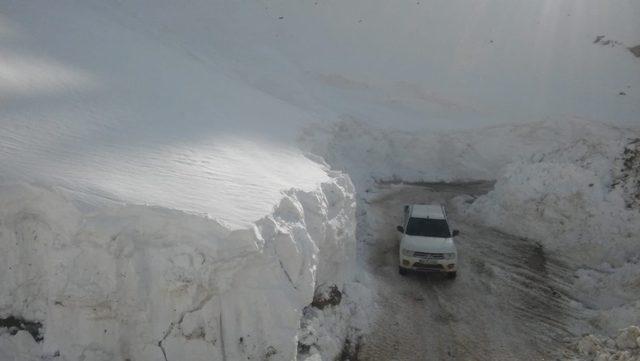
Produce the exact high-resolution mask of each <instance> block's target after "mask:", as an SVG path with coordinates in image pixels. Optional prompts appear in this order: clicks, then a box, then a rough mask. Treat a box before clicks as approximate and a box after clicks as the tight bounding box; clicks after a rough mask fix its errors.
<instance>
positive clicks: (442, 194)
mask: <svg viewBox="0 0 640 361" xmlns="http://www.w3.org/2000/svg"><path fill="white" fill-rule="evenodd" d="M491 187H492V184H491V183H483V182H476V183H462V184H444V183H439V184H438V183H436V184H428V183H424V184H419V185H379V186H378V187H377V188H376V189H374V190H370V191H369V192H368V193H367V200H363V199H361V200H360V201H359V206H358V239H359V242H358V243H359V249H358V252H359V256H360V257H362V258H361V259H364V260H365V267H367V268H368V270H369V272H370V273H371V274H372V275H373V277H374V278H376V284H377V285H378V287H379V289H378V299H377V300H376V302H377V304H378V306H379V307H380V311H381V312H380V313H379V318H378V319H377V320H376V323H375V326H374V329H373V332H372V333H371V334H370V335H368V336H366V337H365V338H364V340H363V344H362V346H361V351H360V354H359V357H358V359H359V360H549V359H557V358H563V353H566V352H568V350H567V347H566V346H567V342H568V338H569V337H571V336H572V332H571V329H570V325H571V324H575V319H576V317H577V316H576V315H573V314H572V312H571V309H570V308H569V307H568V302H569V301H570V300H569V296H568V292H567V289H568V288H569V282H570V279H569V278H568V277H569V276H568V275H570V274H571V272H568V270H567V269H566V268H565V266H563V265H562V263H560V262H559V261H558V260H555V259H553V258H550V257H549V256H548V255H546V254H545V252H544V249H543V248H542V247H541V246H540V245H538V244H536V243H535V242H533V241H530V240H526V239H520V238H517V237H514V236H511V235H508V234H504V233H500V232H498V231H496V230H492V229H488V228H484V227H481V226H478V225H474V224H471V223H469V222H468V221H467V220H465V219H464V218H463V217H462V216H460V215H459V214H457V213H456V212H455V211H454V209H453V207H452V206H448V213H449V218H450V222H451V223H452V228H456V229H459V230H460V235H459V236H458V237H457V238H456V243H457V247H458V253H459V271H458V277H457V279H455V280H453V281H452V280H448V279H447V278H446V277H443V276H441V275H437V274H430V275H423V274H410V275H408V276H404V277H403V276H400V275H399V274H398V272H397V266H398V261H397V259H398V241H397V238H398V237H397V236H398V235H397V234H396V233H395V226H396V225H397V224H399V220H400V217H401V209H402V206H403V205H404V204H408V203H430V202H441V203H447V202H449V201H450V200H451V199H452V198H453V197H455V196H458V195H462V194H467V195H472V196H475V195H478V194H482V193H486V192H487V191H489V190H490V189H491ZM566 356H568V355H566V354H565V355H564V357H566Z"/></svg>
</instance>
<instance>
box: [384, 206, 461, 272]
mask: <svg viewBox="0 0 640 361" xmlns="http://www.w3.org/2000/svg"><path fill="white" fill-rule="evenodd" d="M397 230H398V232H400V252H399V253H400V254H399V257H400V265H399V268H398V271H399V273H400V274H401V275H405V274H407V272H409V271H411V270H414V271H423V272H444V273H447V275H448V276H449V277H450V278H454V277H456V274H457V261H458V251H457V249H456V245H455V243H454V242H453V237H455V236H456V235H457V234H458V231H457V230H453V231H451V229H450V228H449V222H448V220H447V213H446V211H445V209H444V206H443V205H440V204H412V205H406V206H405V207H404V217H403V222H402V225H399V226H398V227H397Z"/></svg>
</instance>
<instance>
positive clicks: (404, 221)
mask: <svg viewBox="0 0 640 361" xmlns="http://www.w3.org/2000/svg"><path fill="white" fill-rule="evenodd" d="M407 221H409V206H404V218H403V219H402V226H403V227H406V226H407Z"/></svg>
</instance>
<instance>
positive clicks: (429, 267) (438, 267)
mask: <svg viewBox="0 0 640 361" xmlns="http://www.w3.org/2000/svg"><path fill="white" fill-rule="evenodd" d="M456 261H457V259H455V258H454V259H442V260H435V259H424V258H417V257H407V256H400V267H402V268H405V269H408V270H413V271H422V272H456V271H457V268H458V267H457V264H456Z"/></svg>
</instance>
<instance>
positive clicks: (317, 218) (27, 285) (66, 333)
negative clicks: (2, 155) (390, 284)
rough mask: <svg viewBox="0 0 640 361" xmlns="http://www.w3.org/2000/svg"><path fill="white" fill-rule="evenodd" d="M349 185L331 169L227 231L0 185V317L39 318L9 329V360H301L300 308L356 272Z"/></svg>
mask: <svg viewBox="0 0 640 361" xmlns="http://www.w3.org/2000/svg"><path fill="white" fill-rule="evenodd" d="M352 192H353V189H352V185H351V183H350V181H349V180H348V178H346V177H344V176H342V175H340V174H334V175H332V178H331V180H330V181H329V182H325V183H323V184H322V185H321V187H320V188H319V189H318V190H316V191H310V192H306V191H299V190H291V191H289V192H287V194H286V195H285V196H284V198H283V199H282V200H281V202H280V203H279V205H278V206H277V207H276V208H275V209H274V211H273V213H272V214H271V215H269V216H266V217H264V218H262V219H261V220H259V221H258V222H257V223H256V224H255V226H254V227H252V228H250V229H246V230H234V231H231V230H229V229H228V228H226V227H224V226H222V225H220V224H219V223H218V222H216V221H215V220H212V219H209V218H206V217H201V216H195V215H189V214H185V213H182V212H179V211H174V210H169V209H164V208H157V207H146V206H134V205H130V206H114V207H107V208H105V207H101V208H99V209H92V210H87V209H81V208H79V206H78V205H77V203H76V202H74V201H73V200H71V199H68V198H67V197H65V196H63V195H61V194H60V193H59V192H57V191H55V190H54V189H48V188H42V187H36V186H32V185H27V184H12V185H2V186H1V187H0V195H2V196H1V197H0V220H1V223H0V268H1V269H0V284H2V293H0V317H2V318H3V319H6V318H8V316H11V317H16V318H19V319H21V320H25V321H29V322H35V321H37V322H40V323H42V325H43V326H42V330H41V331H40V332H41V333H42V338H43V340H42V341H41V342H40V343H36V339H35V338H33V337H31V335H29V334H28V333H27V331H25V330H20V328H19V327H18V328H13V329H12V328H0V330H2V331H1V332H0V359H2V360H12V359H16V360H17V359H20V360H40V359H41V358H47V357H49V358H53V357H54V356H55V355H59V356H60V357H62V359H66V360H114V359H119V360H127V359H130V360H163V359H166V360H180V359H189V360H212V359H213V360H224V359H227V360H239V359H257V360H258V359H259V360H267V359H269V360H291V359H294V358H295V357H296V353H297V339H298V332H299V329H300V320H301V317H302V310H303V308H304V307H305V306H307V305H309V304H311V302H312V299H313V297H314V293H315V292H316V291H321V290H322V288H323V287H324V288H326V287H328V286H333V285H335V286H337V287H338V288H339V289H341V290H342V289H344V285H345V283H347V282H349V281H350V280H351V279H352V275H353V273H354V271H353V269H352V267H353V264H354V257H355V240H354V231H355V230H354V224H355V222H354V207H355V204H354V199H353V195H352ZM11 333H13V334H15V335H11Z"/></svg>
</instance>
